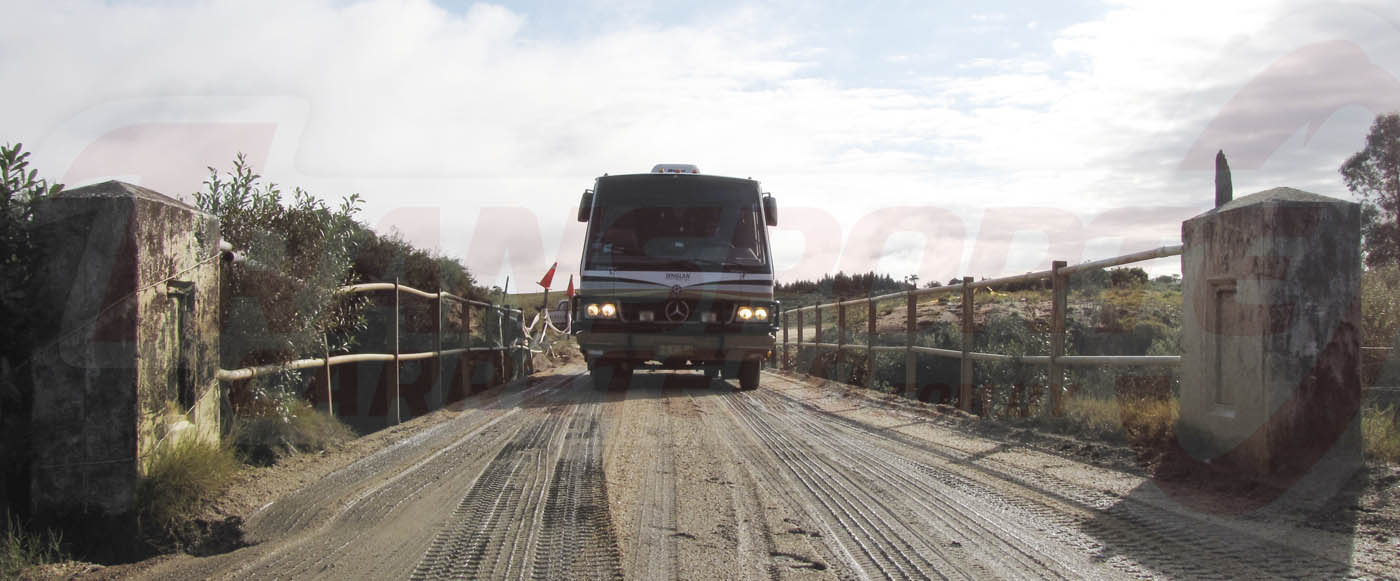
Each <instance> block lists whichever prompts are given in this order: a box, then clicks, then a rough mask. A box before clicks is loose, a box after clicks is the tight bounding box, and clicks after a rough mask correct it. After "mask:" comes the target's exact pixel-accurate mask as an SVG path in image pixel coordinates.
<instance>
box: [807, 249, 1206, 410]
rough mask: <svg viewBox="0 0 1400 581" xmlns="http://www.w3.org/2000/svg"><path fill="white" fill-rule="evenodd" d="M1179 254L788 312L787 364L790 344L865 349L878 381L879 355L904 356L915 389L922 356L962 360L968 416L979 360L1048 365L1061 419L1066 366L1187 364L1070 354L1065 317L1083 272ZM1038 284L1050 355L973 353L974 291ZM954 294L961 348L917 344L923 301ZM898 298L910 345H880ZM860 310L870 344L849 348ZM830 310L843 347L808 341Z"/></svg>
mask: <svg viewBox="0 0 1400 581" xmlns="http://www.w3.org/2000/svg"><path fill="white" fill-rule="evenodd" d="M1179 255H1181V245H1179V244H1178V245H1174V246H1164V247H1161V248H1156V249H1153V250H1146V251H1143V252H1135V253H1132V254H1125V255H1122V256H1116V257H1113V258H1107V259H1104V260H1097V261H1093V262H1086V263H1083V264H1076V265H1074V266H1069V265H1067V264H1066V263H1065V262H1064V261H1061V260H1057V261H1054V262H1053V263H1052V266H1051V268H1050V270H1043V271H1039V272H1030V273H1026V274H1021V275H1016V276H1008V277H1004V278H995V279H987V280H973V278H972V277H970V276H967V277H963V279H962V284H957V285H948V286H941V287H934V288H922V289H911V290H907V291H901V292H897V293H890V294H885V295H880V296H874V297H866V298H858V299H852V300H847V301H840V302H836V303H830V304H817V305H809V306H806V307H801V308H795V309H788V310H784V311H783V316H782V319H781V320H782V329H783V338H782V346H783V350H782V356H783V362H782V365H783V367H784V368H785V369H791V368H792V357H791V353H790V351H789V349H790V347H789V346H790V345H795V346H796V347H797V349H802V348H804V347H810V348H817V349H835V350H837V352H838V353H839V352H841V351H844V350H847V349H853V350H864V351H865V353H866V365H867V366H868V369H870V370H871V376H873V375H874V370H875V353H878V352H903V353H904V354H905V355H904V357H905V359H904V369H905V386H907V387H912V386H914V385H915V371H916V365H915V363H916V361H915V355H916V354H926V355H935V356H939V357H950V358H955V359H960V360H961V361H962V367H961V369H960V373H959V386H958V405H959V406H960V407H961V408H962V409H964V410H968V411H971V409H972V399H973V393H972V392H973V385H972V382H973V377H972V362H973V361H1019V362H1021V363H1030V364H1036V365H1048V366H1049V367H1050V369H1049V384H1050V385H1049V387H1050V389H1049V392H1050V402H1049V405H1048V406H1047V408H1046V411H1047V412H1048V413H1051V414H1058V413H1059V410H1060V405H1061V401H1060V400H1061V397H1060V395H1061V392H1062V391H1063V383H1064V367H1065V366H1067V365H1103V366H1144V365H1146V366H1177V365H1180V364H1181V357H1180V356H1178V355H1135V356H1134V355H1126V356H1125V355H1065V312H1066V308H1067V305H1066V303H1067V299H1068V296H1069V277H1070V275H1072V274H1074V273H1077V272H1085V271H1090V270H1100V269H1105V268H1111V267H1114V266H1122V265H1125V264H1132V263H1135V262H1143V261H1147V260H1155V259H1158V258H1166V257H1170V256H1179ZM1038 280H1049V281H1050V283H1051V294H1052V300H1051V315H1050V316H1051V329H1050V354H1049V355H1021V356H1017V355H1004V354H997V353H979V352H976V351H973V350H972V338H973V333H974V331H975V327H974V325H973V307H974V305H975V303H974V300H975V299H974V291H976V290H977V289H979V288H990V287H997V286H1005V285H1011V284H1017V283H1025V282H1031V281H1038ZM953 293H961V295H962V316H961V317H960V319H961V329H962V333H961V343H962V345H961V349H939V348H935V347H922V346H918V345H915V344H914V343H915V336H916V334H917V333H916V328H915V327H916V324H917V318H918V316H917V305H918V300H919V298H920V297H931V296H938V295H946V294H953ZM896 299H903V300H904V301H905V304H906V309H907V310H906V314H905V342H904V345H902V346H899V345H875V336H876V332H875V304H876V303H877V302H880V301H889V300H896ZM860 305H866V325H867V329H866V342H865V343H864V344H859V343H846V341H845V339H846V331H847V329H846V308H847V307H855V306H860ZM824 308H835V309H836V313H837V314H836V326H837V332H836V337H837V342H836V343H821V342H818V341H804V337H803V335H804V329H805V324H804V318H805V315H806V314H807V313H812V314H813V319H814V322H815V327H816V329H815V331H816V338H817V339H818V340H820V338H821V336H822V309H824ZM794 318H796V325H797V341H795V342H791V341H789V340H788V327H789V321H792V320H793V319H794Z"/></svg>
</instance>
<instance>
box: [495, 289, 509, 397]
mask: <svg viewBox="0 0 1400 581" xmlns="http://www.w3.org/2000/svg"><path fill="white" fill-rule="evenodd" d="M505 313H506V309H505V306H504V305H502V306H500V307H496V346H498V347H500V350H498V351H497V353H498V354H499V356H498V357H497V359H498V360H500V364H501V383H508V382H509V381H510V379H509V378H507V377H506V314H505Z"/></svg>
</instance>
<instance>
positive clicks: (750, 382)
mask: <svg viewBox="0 0 1400 581" xmlns="http://www.w3.org/2000/svg"><path fill="white" fill-rule="evenodd" d="M758 367H759V366H758V360H757V359H749V360H746V361H744V362H743V363H740V364H739V389H741V390H743V391H751V390H755V389H758Z"/></svg>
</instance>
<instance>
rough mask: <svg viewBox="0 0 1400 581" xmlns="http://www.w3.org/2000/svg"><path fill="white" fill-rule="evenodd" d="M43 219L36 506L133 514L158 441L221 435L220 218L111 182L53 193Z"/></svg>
mask: <svg viewBox="0 0 1400 581" xmlns="http://www.w3.org/2000/svg"><path fill="white" fill-rule="evenodd" d="M38 223H39V225H40V231H39V236H40V244H41V246H42V248H43V249H44V250H43V252H44V261H43V267H42V271H41V272H40V273H39V280H40V285H41V287H40V292H39V297H40V299H39V302H40V304H36V305H35V309H36V310H37V311H38V312H39V313H41V314H43V315H44V316H45V317H47V318H48V321H47V324H46V325H44V326H43V328H44V332H43V336H41V338H40V341H39V342H38V347H37V348H36V350H35V352H34V358H33V377H34V386H35V389H34V407H33V410H32V412H31V413H32V419H33V441H34V456H35V462H34V469H33V477H32V498H33V505H34V508H35V510H36V514H47V515H55V514H72V513H75V512H78V513H105V514H108V515H120V514H122V513H125V512H127V511H128V509H129V508H130V507H131V502H132V500H133V498H134V495H135V489H136V484H137V480H138V477H139V476H140V474H141V473H142V470H143V469H144V468H143V466H144V464H143V461H144V460H145V459H147V458H149V457H150V456H151V454H152V453H153V451H154V450H156V449H157V447H158V446H160V445H162V443H167V442H173V441H175V440H177V439H181V438H186V437H200V438H206V439H210V440H217V438H218V437H219V421H220V417H219V407H220V397H219V393H220V389H219V387H220V386H219V384H218V381H217V380H215V379H214V373H215V372H216V371H217V370H218V364H219V327H218V320H219V316H218V312H219V278H218V277H219V258H218V243H219V224H218V220H217V219H215V218H214V217H213V216H210V215H208V214H204V213H202V212H199V211H198V210H196V209H195V208H193V207H190V206H188V205H186V204H184V203H182V202H180V201H178V200H175V199H173V198H169V197H166V196H164V195H161V194H159V193H157V192H154V191H151V190H148V189H145V188H141V187H138V186H133V185H130V184H125V183H121V182H115V181H110V182H105V183H101V184H97V185H93V186H88V187H83V188H78V189H74V190H68V191H65V192H63V193H61V194H58V195H57V196H54V197H53V198H51V199H48V200H45V201H44V203H43V204H42V205H41V206H40V207H39V210H38Z"/></svg>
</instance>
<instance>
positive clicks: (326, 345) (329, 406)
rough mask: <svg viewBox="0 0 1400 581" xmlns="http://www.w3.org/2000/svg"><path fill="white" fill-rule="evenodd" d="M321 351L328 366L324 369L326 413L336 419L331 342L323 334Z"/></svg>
mask: <svg viewBox="0 0 1400 581" xmlns="http://www.w3.org/2000/svg"><path fill="white" fill-rule="evenodd" d="M321 351H322V352H323V353H324V354H325V356H326V364H325V366H324V367H323V372H324V373H325V375H326V413H328V414H330V415H331V417H335V405H333V402H332V401H331V340H330V337H328V336H327V334H326V333H321Z"/></svg>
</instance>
